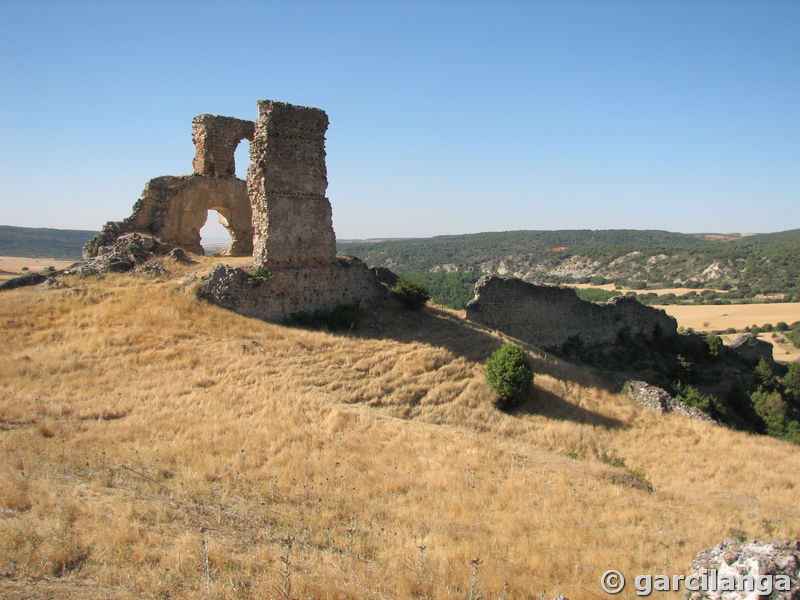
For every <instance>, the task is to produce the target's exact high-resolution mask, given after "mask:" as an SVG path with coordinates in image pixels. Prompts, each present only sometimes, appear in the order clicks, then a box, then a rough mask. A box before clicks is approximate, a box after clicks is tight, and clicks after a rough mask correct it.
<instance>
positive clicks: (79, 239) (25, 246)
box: [0, 225, 97, 260]
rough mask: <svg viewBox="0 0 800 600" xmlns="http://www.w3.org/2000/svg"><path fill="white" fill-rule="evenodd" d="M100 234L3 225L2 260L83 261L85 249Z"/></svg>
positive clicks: (1, 238)
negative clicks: (84, 246)
mask: <svg viewBox="0 0 800 600" xmlns="http://www.w3.org/2000/svg"><path fill="white" fill-rule="evenodd" d="M96 233H97V232H96V231H84V230H79V229H44V228H31V227H11V226H9V225H0V256H28V257H31V258H40V257H41V258H60V259H66V260H80V258H81V250H82V249H83V245H84V244H85V243H86V242H88V241H89V240H90V239H91V238H92V237H94V235H95V234H96Z"/></svg>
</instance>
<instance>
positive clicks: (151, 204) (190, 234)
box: [83, 175, 253, 260]
mask: <svg viewBox="0 0 800 600" xmlns="http://www.w3.org/2000/svg"><path fill="white" fill-rule="evenodd" d="M210 209H214V210H216V211H217V213H218V214H219V216H220V218H221V220H222V219H224V220H225V223H223V225H225V227H226V228H227V230H228V232H229V233H230V236H231V246H230V249H229V251H228V253H229V254H230V255H231V256H246V255H248V254H250V253H251V252H252V251H253V230H252V224H251V214H250V199H249V198H248V196H247V184H245V182H244V181H242V180H241V179H236V178H227V179H220V178H216V177H205V176H197V175H181V176H171V175H165V176H163V177H156V178H155V179H151V180H150V181H148V182H147V184H146V185H145V187H144V191H142V195H141V197H140V198H139V200H138V201H137V202H136V204H134V206H133V212H132V214H131V216H130V217H128V218H127V219H125V220H124V221H110V222H108V223H106V224H105V226H104V227H103V229H102V231H100V233H98V234H97V235H96V236H95V237H94V238H92V239H91V240H89V242H88V243H87V244H86V245H85V246H84V248H83V256H84V258H85V259H86V260H88V259H90V258H92V257H94V256H97V254H98V252H99V251H100V248H102V247H104V246H110V245H112V244H113V243H114V240H116V239H117V238H118V237H119V236H120V235H122V234H125V233H132V232H138V233H148V234H151V235H154V236H156V237H158V238H160V239H161V240H163V241H164V242H165V243H167V244H169V245H171V246H173V247H181V248H184V249H185V250H187V251H188V252H194V253H195V254H203V247H202V246H201V245H200V229H201V228H202V227H203V224H204V223H205V222H206V218H207V217H208V211H209V210H210Z"/></svg>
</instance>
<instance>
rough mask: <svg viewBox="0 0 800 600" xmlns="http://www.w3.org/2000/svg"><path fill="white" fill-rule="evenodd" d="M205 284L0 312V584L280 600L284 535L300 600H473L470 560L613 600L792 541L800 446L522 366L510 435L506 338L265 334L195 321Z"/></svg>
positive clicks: (207, 310)
mask: <svg viewBox="0 0 800 600" xmlns="http://www.w3.org/2000/svg"><path fill="white" fill-rule="evenodd" d="M199 260H200V263H199V264H196V265H192V266H185V267H178V266H174V267H171V268H172V269H173V271H174V272H173V273H172V275H171V276H170V277H168V278H166V279H149V278H146V277H143V276H129V275H113V276H107V277H106V278H105V279H102V280H97V279H87V280H79V279H70V280H68V285H69V287H68V288H67V289H51V290H46V289H41V288H26V289H20V290H13V291H9V292H4V293H3V294H0V314H2V323H3V336H4V351H3V354H2V356H0V375H2V377H1V378H0V540H2V543H1V544H0V569H5V568H7V565H9V564H10V563H11V561H16V563H17V567H16V568H17V572H18V573H19V577H20V578H21V579H22V580H23V581H24V580H26V578H27V580H30V578H34V577H47V578H51V579H53V580H55V579H56V578H62V579H67V580H70V581H72V580H79V581H81V582H93V583H94V584H96V586H97V590H105V591H103V592H102V593H101V592H99V591H98V592H97V593H96V595H97V597H102V595H103V594H105V595H106V597H110V595H111V592H109V591H108V590H113V593H114V594H116V595H117V596H118V597H120V598H123V597H130V598H192V599H194V598H197V599H199V598H206V597H211V598H215V599H228V598H282V597H285V594H284V592H285V590H286V577H285V576H284V575H282V573H285V572H286V567H285V565H284V564H283V563H282V562H281V560H280V557H281V556H282V555H284V556H285V553H286V550H287V546H286V544H285V542H282V540H283V539H284V538H286V537H287V536H288V537H289V538H291V539H292V540H293V541H292V546H291V551H290V554H289V561H290V563H291V564H290V566H289V568H288V574H289V582H290V584H291V597H295V598H317V599H323V598H324V599H343V598H375V599H380V598H466V597H467V593H468V591H469V586H470V577H471V573H472V567H471V565H470V561H471V560H472V559H473V558H474V557H480V558H481V559H482V561H483V564H482V565H481V566H480V567H479V569H478V586H479V590H480V592H481V594H482V597H484V598H490V597H491V598H496V597H499V596H500V594H501V592H502V590H503V584H504V582H508V585H509V594H508V597H509V598H515V599H516V598H530V599H534V598H535V599H539V598H541V597H542V596H543V597H545V598H552V597H553V596H555V595H556V594H557V593H559V592H560V593H564V594H566V595H567V596H569V597H571V598H573V599H576V598H604V597H606V594H605V593H604V592H603V591H602V590H601V589H600V587H599V577H600V574H601V573H602V572H603V571H605V570H607V569H610V568H616V569H619V570H621V571H623V573H625V574H626V575H634V574H638V573H684V572H686V570H687V568H688V566H689V564H690V562H691V560H692V558H693V557H694V555H695V554H696V553H697V552H698V551H699V550H701V549H703V548H706V547H708V546H711V545H713V544H716V543H717V542H719V541H721V540H723V539H726V538H729V537H731V535H745V536H747V537H753V538H762V539H772V538H780V537H797V536H800V509H798V507H797V497H798V489H797V471H798V466H799V465H800V448H798V447H797V446H793V445H790V444H788V443H786V442H781V441H778V440H775V439H771V438H765V437H759V436H751V435H747V434H743V433H738V432H733V431H730V430H727V429H723V428H718V427H712V426H710V425H707V424H704V423H700V422H696V421H691V420H688V419H684V418H681V417H676V416H661V415H658V414H656V413H653V412H650V411H648V410H646V409H643V408H640V407H638V406H636V405H634V404H632V403H631V401H629V400H628V399H627V398H626V397H625V396H623V395H620V394H617V393H613V392H611V391H609V390H607V389H606V388H605V387H604V385H603V384H602V381H601V380H600V379H599V378H597V377H596V376H595V375H594V374H593V373H592V372H590V371H588V370H583V369H580V368H578V367H575V366H573V365H570V364H567V363H562V362H559V361H557V360H555V359H553V358H552V357H549V356H547V355H544V354H543V353H541V352H538V351H537V350H536V349H533V348H529V350H530V352H531V356H532V357H533V359H534V363H535V369H536V371H537V373H538V375H537V378H536V389H535V392H534V394H533V397H532V398H531V400H530V401H529V403H528V404H527V405H525V406H523V407H522V408H521V409H520V410H518V411H517V412H515V413H514V414H506V413H503V412H500V411H498V410H497V409H495V408H494V406H493V404H492V393H491V391H490V390H489V388H488V387H487V385H486V384H485V382H484V379H483V367H482V362H483V360H484V359H485V357H486V356H487V355H488V354H489V353H490V352H491V350H492V349H493V348H495V347H497V346H498V345H499V344H500V343H501V342H502V341H503V338H502V336H499V335H497V334H495V333H493V332H489V331H485V330H482V329H480V328H478V327H475V326H472V325H470V324H468V323H466V322H465V321H464V320H463V319H462V315H461V314H459V313H455V312H452V311H447V310H443V309H437V308H435V307H434V308H428V309H426V310H425V311H424V312H423V313H406V312H402V310H400V309H398V308H396V307H392V306H386V307H381V308H378V309H375V310H373V311H371V312H370V313H369V314H368V315H367V319H366V321H365V323H364V324H363V325H362V327H361V328H360V329H359V330H357V331H355V332H353V333H352V334H329V333H324V332H313V331H307V330H303V329H295V328H290V327H284V326H278V325H272V324H268V323H264V322H261V321H258V320H254V319H247V318H244V317H241V316H238V315H235V314H232V313H230V312H227V311H225V310H222V309H220V308H218V307H214V306H209V305H207V304H204V303H202V302H199V301H197V300H196V299H195V298H194V286H195V285H196V284H195V283H192V282H191V281H190V280H191V279H192V277H191V276H192V273H193V272H197V273H201V272H206V271H208V270H209V269H210V266H211V265H212V264H213V262H214V259H212V258H200V259H199ZM227 262H235V261H231V259H227ZM568 454H572V455H573V456H577V457H578V458H577V459H573V458H570V457H568V456H567V455H568ZM602 457H605V458H606V462H603V461H602V460H600V459H601V458H602ZM609 457H613V458H616V459H619V460H622V461H624V463H625V465H626V466H627V467H628V468H629V469H630V470H635V471H639V472H641V473H642V474H643V475H644V476H645V477H646V478H647V480H648V481H649V482H650V483H651V484H652V486H653V488H654V490H655V491H654V492H653V493H648V492H647V491H646V490H643V489H639V488H636V487H631V486H628V485H625V483H626V482H630V483H636V480H635V479H634V478H632V477H630V475H626V473H625V471H624V470H622V469H620V468H618V467H614V466H610V465H609V464H607V463H608V458H609ZM620 482H622V485H620ZM204 541H205V544H204ZM421 546H424V549H423V550H421V549H420V547H421ZM206 549H207V550H206ZM206 556H207V557H208V577H207V575H206V568H205V558H206ZM14 585H15V586H17V588H18V587H19V583H16V584H14ZM3 589H4V588H3V585H2V584H1V583H0V595H2V591H3ZM9 589H10V587H9ZM90 595H91V594H89V593H88V592H87V594H85V595H83V596H80V597H90ZM634 595H635V590H633V589H632V588H631V589H629V590H626V591H625V592H623V593H622V594H621V595H620V597H624V598H630V597H634ZM31 597H33V596H31ZM70 597H72V596H70ZM75 597H78V596H75Z"/></svg>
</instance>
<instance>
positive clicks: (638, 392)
mask: <svg viewBox="0 0 800 600" xmlns="http://www.w3.org/2000/svg"><path fill="white" fill-rule="evenodd" d="M626 392H627V394H628V397H629V398H630V399H631V400H634V401H635V402H637V403H638V404H640V405H642V406H644V407H646V408H650V409H652V410H655V411H658V412H661V413H676V414H679V415H683V416H684V417H689V418H690V419H696V420H698V421H706V422H708V423H716V421H715V420H714V419H712V418H711V417H710V416H709V415H707V414H706V413H704V412H703V411H702V410H700V409H699V408H696V407H694V406H689V405H688V404H686V403H685V402H681V401H680V400H677V399H675V398H673V397H672V396H671V395H670V393H669V392H667V390H665V389H664V388H660V387H658V386H655V385H650V384H649V383H647V382H646V381H637V380H631V381H628V382H627V384H626Z"/></svg>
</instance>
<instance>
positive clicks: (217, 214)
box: [200, 208, 233, 256]
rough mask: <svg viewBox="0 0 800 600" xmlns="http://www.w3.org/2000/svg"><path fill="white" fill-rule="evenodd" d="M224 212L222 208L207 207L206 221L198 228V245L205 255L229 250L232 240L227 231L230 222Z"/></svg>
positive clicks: (225, 252) (223, 252)
mask: <svg viewBox="0 0 800 600" xmlns="http://www.w3.org/2000/svg"><path fill="white" fill-rule="evenodd" d="M224 212H225V211H224V210H217V209H214V208H209V209H208V213H207V215H206V222H205V224H204V225H203V226H202V227H201V228H200V245H201V246H202V247H203V252H205V254H206V255H207V256H208V255H210V254H221V253H222V254H227V253H228V252H230V248H231V242H232V241H233V240H232V237H231V233H230V231H229V226H230V223H229V222H228V218H227V217H226V216H225V214H224Z"/></svg>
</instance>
